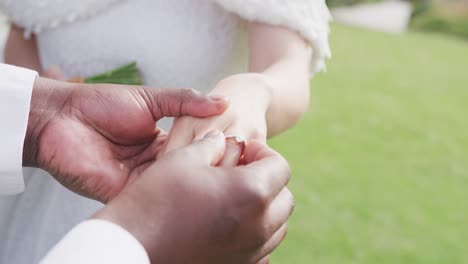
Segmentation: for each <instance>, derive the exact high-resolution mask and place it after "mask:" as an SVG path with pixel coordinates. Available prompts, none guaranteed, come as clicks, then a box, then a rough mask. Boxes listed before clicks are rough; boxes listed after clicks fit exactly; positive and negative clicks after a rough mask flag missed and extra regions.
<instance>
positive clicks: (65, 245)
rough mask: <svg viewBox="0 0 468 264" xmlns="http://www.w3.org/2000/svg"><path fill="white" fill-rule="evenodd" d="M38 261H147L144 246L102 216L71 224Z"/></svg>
mask: <svg viewBox="0 0 468 264" xmlns="http://www.w3.org/2000/svg"><path fill="white" fill-rule="evenodd" d="M40 263H41V264H83V263H87V264H102V263H113V264H128V263H132V264H149V263H150V261H149V257H148V255H147V253H146V251H145V249H144V248H143V246H142V245H141V244H140V243H139V242H138V241H137V240H136V239H135V238H134V237H133V236H132V235H131V234H130V233H129V232H127V231H126V230H125V229H123V228H121V227H120V226H118V225H115V224H113V223H111V222H107V221H103V220H88V221H85V222H83V223H81V224H79V225H78V226H76V227H75V228H73V229H72V230H71V231H70V232H69V233H68V234H67V235H66V236H65V237H64V238H63V239H62V240H61V241H60V242H59V243H58V244H57V245H56V246H55V247H54V248H53V249H52V250H51V251H50V252H49V253H48V254H47V256H46V257H45V258H44V259H42V261H41V262H40Z"/></svg>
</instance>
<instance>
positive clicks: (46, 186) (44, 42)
mask: <svg viewBox="0 0 468 264" xmlns="http://www.w3.org/2000/svg"><path fill="white" fill-rule="evenodd" d="M101 2H102V3H101ZM263 2H264V3H263ZM293 3H294V4H293ZM243 5H245V6H244V7H243ZM0 8H3V11H6V12H5V13H6V14H8V15H9V16H10V17H11V18H13V19H12V20H13V21H14V22H15V23H17V24H19V25H22V26H24V27H26V28H27V31H30V32H31V31H33V32H37V33H39V34H38V36H37V40H38V45H39V52H40V54H39V55H40V58H41V63H42V65H43V67H44V68H47V67H49V66H50V65H58V66H60V67H61V68H62V69H63V70H64V71H65V73H66V74H67V75H68V76H69V77H73V76H76V75H78V76H91V75H94V74H99V73H102V72H104V71H107V70H111V69H113V68H115V67H118V66H120V65H122V64H125V63H128V62H130V61H137V63H138V65H139V68H140V69H141V71H142V74H143V79H144V81H145V83H146V84H147V85H149V86H153V87H164V88H171V87H190V88H195V89H198V90H200V91H204V92H206V91H209V90H210V89H211V87H212V86H213V84H215V83H216V82H217V81H218V80H220V79H221V78H223V77H226V76H227V75H229V74H232V73H237V72H244V71H246V69H247V67H246V66H247V52H246V41H245V39H246V38H245V37H246V35H245V30H244V28H243V26H242V23H241V21H242V19H241V18H245V19H248V20H258V21H261V22H267V23H272V24H278V25H284V26H286V27H290V28H292V29H294V30H297V31H298V32H300V33H301V34H303V36H304V38H306V39H307V40H309V41H311V43H312V46H313V47H314V51H313V52H314V53H313V56H314V60H313V67H314V69H315V70H318V69H320V68H321V66H322V65H323V58H324V57H326V56H327V55H329V54H328V53H329V50H328V46H327V39H326V38H327V35H326V32H328V24H327V23H328V20H329V13H328V10H327V9H326V7H325V6H324V4H323V0H289V1H288V0H283V1H281V0H277V1H273V0H268V1H267V0H264V1H263V0H262V1H253V0H251V1H248V0H231V1H227V0H226V1H223V0H177V1H174V0H115V1H112V0H85V1H81V0H80V1H78V0H76V1H71V0H0ZM78 9H79V10H78ZM70 10H75V11H74V13H73V12H72V13H73V14H72V15H71V18H69V19H67V17H68V16H70V12H71V11H70ZM76 10H78V11H76ZM51 21H55V22H51ZM159 125H160V126H162V127H163V128H165V129H168V128H169V127H170V122H168V121H164V122H163V123H160V124H159ZM25 183H26V191H25V192H24V193H23V194H21V195H19V196H17V197H9V198H4V199H0V237H1V238H2V239H0V263H15V264H23V263H24V264H29V263H36V262H37V261H38V260H39V259H40V258H41V257H42V256H44V254H45V253H46V252H47V250H48V249H50V247H51V246H52V245H54V244H55V243H57V242H58V240H59V239H60V238H61V237H62V236H63V235H64V233H66V231H68V230H69V229H70V228H72V227H73V226H74V225H76V224H78V223H79V222H80V221H81V220H82V219H85V218H88V217H89V216H90V215H91V214H92V213H93V212H95V211H96V210H98V209H99V208H101V207H102V205H101V204H100V203H98V202H96V201H92V200H88V199H85V198H82V197H79V196H77V195H75V194H72V193H70V192H69V191H67V190H65V189H64V188H63V187H62V186H60V185H59V184H58V183H57V182H56V181H54V180H53V179H52V178H51V177H50V176H49V175H48V174H47V173H45V172H43V171H40V170H30V171H29V172H28V173H25ZM30 219H34V221H31V220H30ZM37 241H39V243H37ZM18 248H21V250H18Z"/></svg>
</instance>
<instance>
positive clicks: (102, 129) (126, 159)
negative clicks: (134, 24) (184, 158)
mask: <svg viewBox="0 0 468 264" xmlns="http://www.w3.org/2000/svg"><path fill="white" fill-rule="evenodd" d="M227 106H228V102H227V101H226V100H225V99H223V98H209V97H206V96H204V95H202V94H199V93H197V92H194V91H192V90H188V89H185V90H176V89H164V90H154V89H147V88H144V87H139V86H123V85H85V84H68V83H63V82H57V81H52V80H48V79H43V78H36V81H35V84H34V90H33V96H32V101H31V111H30V115H29V122H28V129H27V133H26V139H25V145H24V151H23V153H24V154H23V165H24V166H31V167H38V168H42V169H44V170H47V171H48V172H50V173H51V174H52V175H53V176H54V177H55V178H56V179H57V180H58V181H59V182H60V183H62V184H63V185H64V186H65V187H67V188H69V189H70V190H72V191H74V192H76V193H79V194H81V195H84V196H88V197H90V198H93V199H97V200H99V201H102V202H107V201H109V200H110V199H112V198H113V197H114V196H116V195H117V194H118V193H119V192H120V191H121V190H122V189H123V187H124V186H125V185H126V184H127V183H128V182H129V181H132V180H133V178H134V177H136V176H135V175H137V174H138V173H135V172H137V171H138V170H139V169H141V168H142V165H143V167H144V164H145V163H148V162H150V161H152V160H154V159H155V156H156V154H157V152H158V151H159V149H160V147H161V146H162V143H163V142H164V139H165V135H162V134H161V133H160V130H159V129H158V128H157V127H156V124H155V123H156V121H158V120H159V119H161V118H162V117H178V116H183V115H189V116H197V117H207V116H212V115H217V114H221V113H223V112H224V111H225V110H226V108H227ZM132 175H134V176H132Z"/></svg>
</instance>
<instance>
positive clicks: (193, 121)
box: [161, 73, 270, 166]
mask: <svg viewBox="0 0 468 264" xmlns="http://www.w3.org/2000/svg"><path fill="white" fill-rule="evenodd" d="M211 94H215V95H220V96H226V97H227V98H229V100H230V106H229V108H228V109H227V110H226V111H225V112H224V113H223V114H221V115H218V116H213V117H209V118H196V117H180V118H177V119H176V120H175V122H174V126H173V127H172V130H171V132H170V133H169V135H168V139H167V141H166V146H165V150H164V151H163V152H161V154H163V153H167V152H169V151H172V150H174V149H177V148H180V147H183V146H186V145H188V144H190V143H191V142H193V141H194V140H199V139H201V138H203V136H204V135H206V134H207V133H208V132H210V131H212V130H215V129H217V130H221V131H223V132H224V134H226V135H227V136H239V137H241V138H244V139H249V140H250V139H256V140H260V141H266V138H267V125H266V117H265V115H266V111H267V108H268V102H269V98H270V94H269V84H268V81H267V80H266V79H265V78H264V77H263V75H261V74H251V73H249V74H238V75H234V76H231V77H229V78H226V79H224V80H223V81H221V82H220V83H219V84H218V85H216V87H215V88H214V89H213V91H212V92H211ZM227 146H228V148H229V146H230V144H228V145H227ZM233 148H234V150H233V151H230V152H229V151H227V153H231V154H230V155H229V157H228V158H227V159H225V160H223V161H222V164H221V165H230V166H234V165H237V162H238V158H239V155H240V153H238V151H237V152H236V150H235V147H233ZM233 152H235V153H237V154H238V155H237V156H236V155H233V154H232V153H233Z"/></svg>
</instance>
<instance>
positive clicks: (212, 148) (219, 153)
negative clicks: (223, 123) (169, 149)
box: [175, 130, 226, 166]
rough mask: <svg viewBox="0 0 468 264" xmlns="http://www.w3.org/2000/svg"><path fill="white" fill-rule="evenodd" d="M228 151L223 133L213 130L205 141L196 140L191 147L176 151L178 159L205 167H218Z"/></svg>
mask: <svg viewBox="0 0 468 264" xmlns="http://www.w3.org/2000/svg"><path fill="white" fill-rule="evenodd" d="M225 150H226V140H225V137H224V134H223V132H221V131H219V130H213V131H211V132H210V133H208V134H207V135H206V136H205V137H204V138H203V139H200V140H196V141H194V143H192V144H191V145H188V146H186V147H183V148H180V149H177V150H175V153H176V154H175V155H176V156H177V155H178V154H180V155H182V156H179V157H178V159H179V160H181V161H187V162H191V161H194V162H198V163H201V164H203V165H211V166H216V165H218V164H219V162H220V161H221V160H222V158H223V156H224V151H225Z"/></svg>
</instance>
